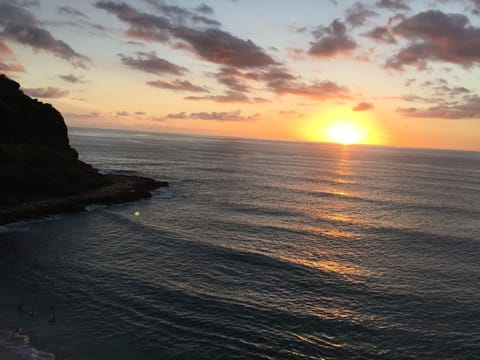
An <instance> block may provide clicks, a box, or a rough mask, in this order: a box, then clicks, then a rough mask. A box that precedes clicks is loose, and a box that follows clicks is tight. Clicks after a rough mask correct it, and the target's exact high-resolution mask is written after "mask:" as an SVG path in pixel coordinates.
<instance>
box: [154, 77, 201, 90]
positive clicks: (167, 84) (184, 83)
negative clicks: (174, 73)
mask: <svg viewBox="0 0 480 360" xmlns="http://www.w3.org/2000/svg"><path fill="white" fill-rule="evenodd" d="M147 84H148V85H150V86H153V87H157V88H160V89H168V90H174V91H191V92H208V89H206V88H204V87H203V86H198V85H194V84H192V83H191V82H190V81H188V80H179V79H175V80H173V81H164V80H155V81H148V82H147Z"/></svg>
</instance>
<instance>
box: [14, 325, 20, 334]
mask: <svg viewBox="0 0 480 360" xmlns="http://www.w3.org/2000/svg"><path fill="white" fill-rule="evenodd" d="M18 333H20V326H19V327H17V328H16V329H15V334H18Z"/></svg>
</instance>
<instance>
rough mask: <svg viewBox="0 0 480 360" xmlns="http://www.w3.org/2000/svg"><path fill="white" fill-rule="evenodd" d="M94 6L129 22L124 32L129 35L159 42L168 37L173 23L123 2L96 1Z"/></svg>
mask: <svg viewBox="0 0 480 360" xmlns="http://www.w3.org/2000/svg"><path fill="white" fill-rule="evenodd" d="M95 6H96V7H97V8H99V9H103V10H105V11H107V12H109V13H111V14H114V15H116V16H117V17H118V18H119V19H120V20H122V21H124V22H126V23H127V24H129V25H130V27H129V29H128V30H127V32H126V34H127V36H129V37H132V38H136V39H142V40H146V41H160V42H165V41H167V40H168V39H169V38H170V30H171V29H172V27H173V25H172V23H171V21H170V20H169V19H168V18H166V17H163V16H156V15H152V14H147V13H142V12H139V11H137V10H135V9H134V8H132V7H131V6H129V5H127V4H125V3H121V4H118V3H115V2H113V1H97V2H96V3H95Z"/></svg>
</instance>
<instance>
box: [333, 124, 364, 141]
mask: <svg viewBox="0 0 480 360" xmlns="http://www.w3.org/2000/svg"><path fill="white" fill-rule="evenodd" d="M327 134H328V138H329V139H330V140H331V141H332V142H336V143H339V144H343V145H348V144H357V143H359V142H361V141H362V140H363V136H362V134H361V133H360V132H359V130H358V129H357V128H355V127H354V126H353V125H349V124H336V125H332V126H331V127H329V128H328V129H327Z"/></svg>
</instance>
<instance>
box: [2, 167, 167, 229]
mask: <svg viewBox="0 0 480 360" xmlns="http://www.w3.org/2000/svg"><path fill="white" fill-rule="evenodd" d="M104 176H105V177H107V179H108V180H109V182H110V183H111V184H109V185H105V186H102V187H100V188H96V189H93V190H88V191H85V192H82V193H78V194H73V195H68V196H58V197H51V198H48V199H42V200H36V201H26V202H23V203H20V204H16V205H12V206H7V207H1V208H0V225H4V224H7V223H11V222H14V221H18V220H28V219H33V218H38V217H41V216H46V215H53V214H58V213H74V212H79V211H83V210H85V207H86V206H88V205H92V204H95V205H112V204H119V203H124V202H129V201H135V200H139V199H143V198H148V197H151V192H152V191H153V190H155V189H158V188H160V187H166V186H168V182H165V181H156V180H153V179H150V178H146V177H141V176H125V175H104Z"/></svg>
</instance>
